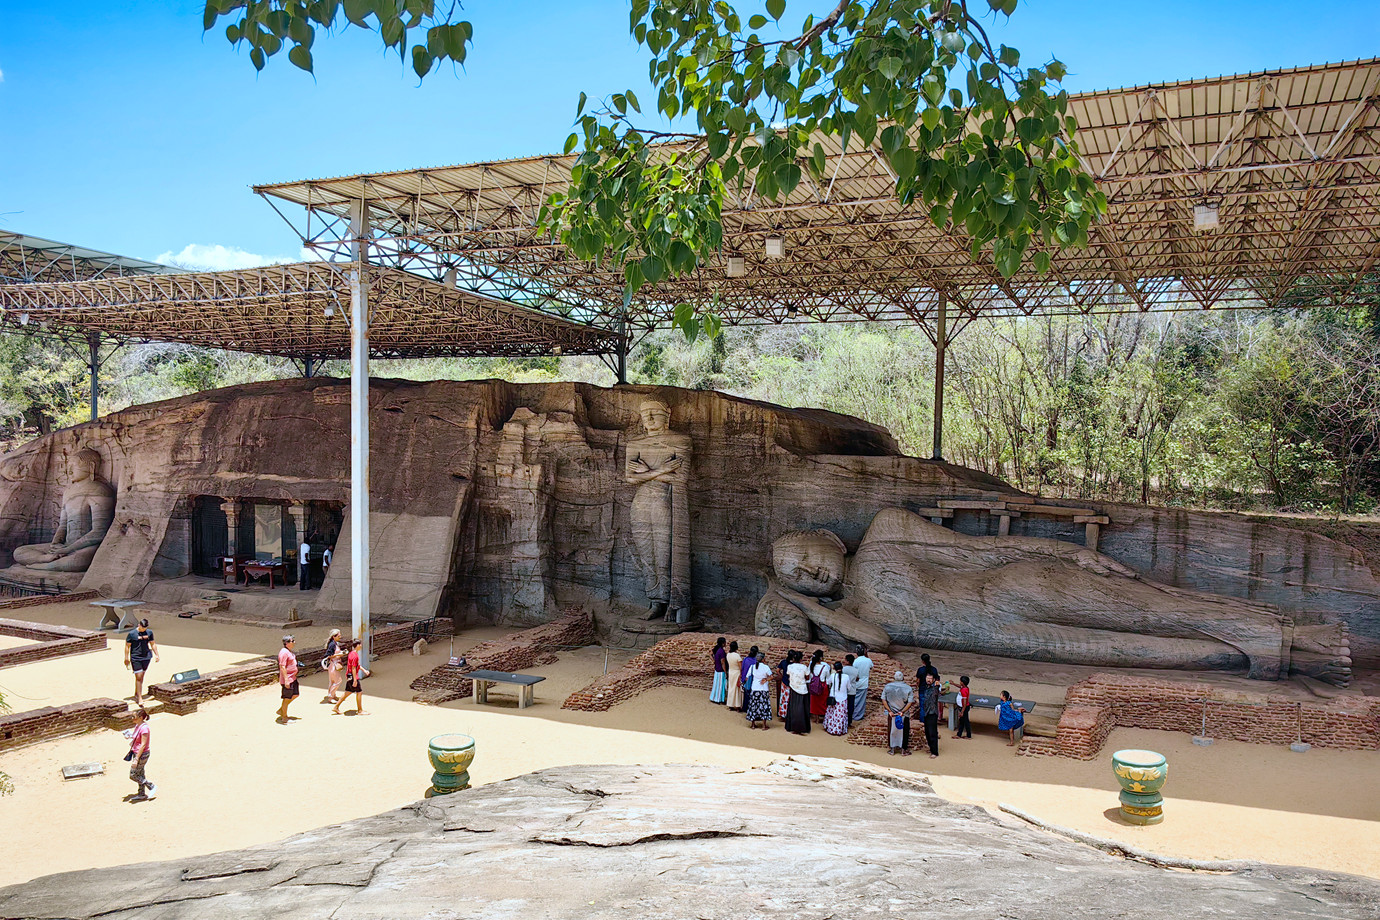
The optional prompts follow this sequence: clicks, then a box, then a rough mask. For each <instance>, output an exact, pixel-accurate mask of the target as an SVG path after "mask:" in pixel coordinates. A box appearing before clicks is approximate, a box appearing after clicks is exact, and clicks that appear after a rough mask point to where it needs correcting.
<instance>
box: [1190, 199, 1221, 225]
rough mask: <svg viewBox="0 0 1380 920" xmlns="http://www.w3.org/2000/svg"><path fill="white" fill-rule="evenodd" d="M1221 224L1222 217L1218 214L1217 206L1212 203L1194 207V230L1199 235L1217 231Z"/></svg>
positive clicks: (1203, 203)
mask: <svg viewBox="0 0 1380 920" xmlns="http://www.w3.org/2000/svg"><path fill="white" fill-rule="evenodd" d="M1220 224H1221V219H1220V216H1219V215H1218V213H1217V205H1216V204H1213V203H1210V202H1206V201H1204V202H1202V203H1200V204H1195V205H1194V206H1193V229H1194V230H1195V231H1197V232H1198V233H1204V232H1206V231H1208V230H1216V229H1217V227H1218V226H1219V225H1220Z"/></svg>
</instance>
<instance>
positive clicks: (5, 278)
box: [0, 230, 181, 284]
mask: <svg viewBox="0 0 1380 920" xmlns="http://www.w3.org/2000/svg"><path fill="white" fill-rule="evenodd" d="M180 270H181V269H177V268H173V267H171V266H168V265H160V264H159V263H157V262H145V261H144V260H143V259H131V258H129V257H128V256H117V255H114V254H112V253H109V252H101V251H100V250H99V249H87V248H86V247H84V246H73V245H71V244H70V243H59V242H57V241H56V240H45V239H43V238H42V237H37V236H26V235H24V234H22V233H11V232H9V231H6V230H0V284H25V283H28V282H33V281H86V280H88V279H91V278H105V277H109V276H111V275H147V274H164V273H170V272H177V271H180Z"/></svg>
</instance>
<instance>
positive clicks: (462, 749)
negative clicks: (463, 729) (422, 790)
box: [426, 732, 474, 795]
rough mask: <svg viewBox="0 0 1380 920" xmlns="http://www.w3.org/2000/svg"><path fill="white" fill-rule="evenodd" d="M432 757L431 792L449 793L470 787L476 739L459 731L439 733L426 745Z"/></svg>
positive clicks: (434, 793)
mask: <svg viewBox="0 0 1380 920" xmlns="http://www.w3.org/2000/svg"><path fill="white" fill-rule="evenodd" d="M426 753H427V756H428V757H429V758H430V759H431V769H432V770H434V771H435V772H433V773H432V774H431V794H432V795H448V794H449V793H452V792H459V791H460V790H461V789H468V788H470V774H469V768H470V764H471V763H473V762H474V739H473V738H471V737H470V736H469V735H462V734H460V733H458V732H455V733H452V734H448V735H437V736H436V737H435V738H432V739H431V741H430V742H428V743H427V746H426Z"/></svg>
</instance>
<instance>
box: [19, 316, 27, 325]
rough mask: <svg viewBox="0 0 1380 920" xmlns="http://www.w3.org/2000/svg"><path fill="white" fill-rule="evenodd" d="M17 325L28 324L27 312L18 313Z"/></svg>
mask: <svg viewBox="0 0 1380 920" xmlns="http://www.w3.org/2000/svg"><path fill="white" fill-rule="evenodd" d="M19 325H21V326H27V325H29V314H27V313H21V314H19Z"/></svg>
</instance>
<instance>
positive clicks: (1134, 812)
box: [1112, 749, 1169, 824]
mask: <svg viewBox="0 0 1380 920" xmlns="http://www.w3.org/2000/svg"><path fill="white" fill-rule="evenodd" d="M1112 774H1113V775H1114V776H1116V781H1117V782H1118V783H1119V784H1120V785H1121V795H1120V797H1119V798H1120V800H1121V817H1122V818H1123V819H1124V820H1125V821H1127V822H1128V823H1130V824H1159V823H1160V822H1161V821H1163V820H1164V799H1163V798H1162V797H1161V796H1160V789H1161V788H1163V786H1164V781H1165V780H1166V779H1168V778H1169V762H1168V761H1166V760H1165V759H1164V755H1163V754H1157V753H1155V752H1154V751H1143V750H1138V749H1130V750H1125V751H1117V752H1116V753H1115V754H1113V755H1112Z"/></svg>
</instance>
